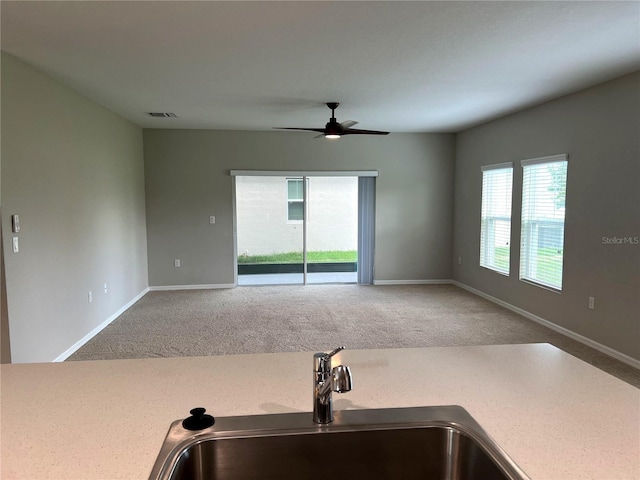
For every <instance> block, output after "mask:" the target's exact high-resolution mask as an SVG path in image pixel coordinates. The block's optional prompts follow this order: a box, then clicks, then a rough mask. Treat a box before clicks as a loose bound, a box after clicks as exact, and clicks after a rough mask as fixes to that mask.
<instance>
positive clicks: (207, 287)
mask: <svg viewBox="0 0 640 480" xmlns="http://www.w3.org/2000/svg"><path fill="white" fill-rule="evenodd" d="M235 287H236V285H235V284H233V283H218V284H211V285H158V286H155V287H149V291H151V292H159V291H164V290H215V289H220V288H235Z"/></svg>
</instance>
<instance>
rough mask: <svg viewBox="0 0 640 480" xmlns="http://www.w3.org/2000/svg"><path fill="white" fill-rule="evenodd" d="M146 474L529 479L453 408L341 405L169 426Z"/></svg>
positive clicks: (178, 478)
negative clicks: (319, 421)
mask: <svg viewBox="0 0 640 480" xmlns="http://www.w3.org/2000/svg"><path fill="white" fill-rule="evenodd" d="M150 478H151V479H154V480H155V479H167V480H168V479H172V480H182V479H189V480H200V479H225V480H227V479H314V478H318V479H326V478H353V479H360V478H366V479H373V478H375V479H418V478H419V479H443V480H444V479H446V480H463V479H482V480H492V479H528V477H527V476H526V474H525V473H524V472H523V471H522V470H521V469H520V468H519V467H518V466H517V465H516V464H515V463H514V462H513V461H512V460H511V459H510V458H509V457H508V456H507V454H506V453H505V452H504V451H503V450H502V449H501V448H500V447H499V446H498V445H497V444H496V443H495V442H494V441H493V440H492V439H491V438H490V437H489V436H488V435H487V433H486V432H485V431H484V430H483V429H482V428H481V427H480V425H479V424H478V423H477V422H476V421H475V420H474V419H473V418H472V417H471V416H470V415H469V413H467V411H466V410H464V409H463V408H462V407H459V406H443V407H417V408H393V409H372V410H343V411H338V412H335V420H334V422H333V423H331V424H329V425H322V426H320V425H316V424H313V422H312V419H311V414H310V413H292V414H277V415H254V416H245V417H223V418H217V419H216V423H215V425H214V426H213V427H209V428H207V429H205V430H202V431H199V432H193V431H188V430H185V429H184V428H183V427H182V425H181V421H176V422H174V423H173V424H172V425H171V428H170V430H169V433H168V434H167V437H166V439H165V442H164V445H163V447H162V449H161V451H160V454H159V455H158V459H157V460H156V463H155V465H154V467H153V470H152V473H151V476H150Z"/></svg>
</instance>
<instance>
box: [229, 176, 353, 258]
mask: <svg viewBox="0 0 640 480" xmlns="http://www.w3.org/2000/svg"><path fill="white" fill-rule="evenodd" d="M307 182H308V184H309V188H308V191H309V198H308V202H307V203H308V209H309V212H308V213H309V215H308V222H307V250H308V251H322V250H325V251H326V250H342V251H348V250H357V249H358V178H357V177H310V178H308V179H307ZM287 213H288V197H287V179H286V178H285V177H270V176H254V177H246V176H238V177H236V219H237V223H236V225H237V232H238V235H237V238H238V240H237V241H238V255H243V254H247V255H268V254H272V253H284V252H302V243H303V239H302V235H303V233H302V221H290V220H289V219H288V215H287Z"/></svg>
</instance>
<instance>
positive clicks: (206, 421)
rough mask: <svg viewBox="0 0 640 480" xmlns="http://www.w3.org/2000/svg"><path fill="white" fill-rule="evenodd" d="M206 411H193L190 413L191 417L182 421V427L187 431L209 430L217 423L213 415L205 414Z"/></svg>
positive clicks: (200, 408)
mask: <svg viewBox="0 0 640 480" xmlns="http://www.w3.org/2000/svg"><path fill="white" fill-rule="evenodd" d="M206 411H207V410H206V409H204V408H202V407H198V408H194V409H192V410H191V411H190V412H189V413H190V414H191V416H190V417H188V418H185V419H184V420H183V421H182V426H183V427H184V428H186V429H187V430H204V429H205V428H209V427H210V426H212V425H213V424H214V423H216V419H215V418H213V417H212V416H211V415H207V414H205V413H204V412H206Z"/></svg>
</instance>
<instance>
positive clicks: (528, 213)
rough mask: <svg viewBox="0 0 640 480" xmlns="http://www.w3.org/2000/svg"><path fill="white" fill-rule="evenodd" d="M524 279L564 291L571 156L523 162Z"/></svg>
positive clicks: (522, 239) (521, 255) (521, 254)
mask: <svg viewBox="0 0 640 480" xmlns="http://www.w3.org/2000/svg"><path fill="white" fill-rule="evenodd" d="M522 169H523V170H522V176H523V178H522V229H521V242H520V243H521V246H520V280H527V281H529V282H533V283H537V284H539V285H543V286H545V287H550V288H553V289H556V290H562V261H563V255H564V206H565V197H566V186H567V155H555V156H553V157H544V158H535V159H532V160H523V161H522Z"/></svg>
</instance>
